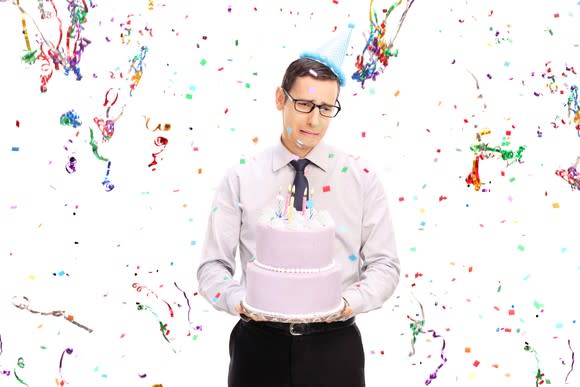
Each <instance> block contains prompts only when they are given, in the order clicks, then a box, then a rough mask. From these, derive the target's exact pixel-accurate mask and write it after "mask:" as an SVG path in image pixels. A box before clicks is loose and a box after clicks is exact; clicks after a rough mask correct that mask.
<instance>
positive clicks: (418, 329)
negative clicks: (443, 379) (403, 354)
mask: <svg viewBox="0 0 580 387" xmlns="http://www.w3.org/2000/svg"><path fill="white" fill-rule="evenodd" d="M413 298H414V299H415V301H417V303H418V304H419V308H420V309H421V314H420V316H421V317H420V319H418V320H415V319H413V318H412V317H411V316H409V315H407V318H408V319H409V320H411V321H412V322H411V324H410V328H411V331H412V334H413V337H412V338H411V352H409V356H413V355H414V354H415V342H416V341H417V336H418V335H419V333H431V334H432V336H433V338H441V340H443V344H442V346H441V354H440V357H441V363H440V364H439V365H438V366H437V368H436V369H435V371H433V372H432V373H430V374H429V378H428V379H426V380H425V385H426V386H427V385H429V384H431V382H433V380H435V379H436V378H437V374H438V372H439V371H440V370H441V368H442V367H443V366H444V365H445V363H447V357H446V356H445V339H444V338H443V337H442V336H441V335H439V334H437V332H435V330H433V329H429V330H427V331H423V327H424V325H425V311H424V309H423V305H422V304H421V302H420V301H419V300H418V299H417V297H416V296H415V295H414V294H413Z"/></svg>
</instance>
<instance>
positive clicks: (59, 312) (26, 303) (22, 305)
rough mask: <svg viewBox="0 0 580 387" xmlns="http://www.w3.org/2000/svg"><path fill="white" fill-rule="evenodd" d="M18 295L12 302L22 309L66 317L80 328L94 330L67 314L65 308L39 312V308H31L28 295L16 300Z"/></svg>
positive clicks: (88, 330) (34, 312)
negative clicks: (18, 300)
mask: <svg viewBox="0 0 580 387" xmlns="http://www.w3.org/2000/svg"><path fill="white" fill-rule="evenodd" d="M17 298H18V297H13V301H12V304H13V305H14V306H15V307H17V308H18V309H22V310H27V311H29V312H30V313H33V314H40V315H41V316H53V317H64V318H65V320H66V321H68V322H70V323H72V324H74V325H76V326H77V327H79V328H82V329H84V330H86V331H87V332H89V333H91V332H92V331H93V330H92V329H90V328H87V327H86V326H84V325H82V324H79V323H78V322H76V321H75V320H74V317H73V316H72V315H70V314H67V313H66V312H65V311H64V310H54V311H52V312H39V311H37V310H33V309H30V307H29V304H30V300H29V299H28V298H27V297H24V296H23V297H22V300H21V301H20V302H15V301H14V299H17Z"/></svg>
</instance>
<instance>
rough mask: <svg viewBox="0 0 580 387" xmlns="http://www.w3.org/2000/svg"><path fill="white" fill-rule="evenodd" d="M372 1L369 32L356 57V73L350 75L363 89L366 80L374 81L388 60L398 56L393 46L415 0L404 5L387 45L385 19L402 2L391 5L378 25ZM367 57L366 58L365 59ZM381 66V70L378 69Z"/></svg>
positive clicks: (399, 0) (400, 0)
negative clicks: (397, 24) (394, 31)
mask: <svg viewBox="0 0 580 387" xmlns="http://www.w3.org/2000/svg"><path fill="white" fill-rule="evenodd" d="M373 1H374V0H371V2H370V7H369V22H370V32H369V37H368V39H367V42H366V45H365V47H364V49H363V51H362V53H361V54H360V55H357V59H356V69H357V71H355V72H354V74H352V79H354V80H356V81H358V82H360V83H361V87H362V88H363V89H364V83H365V81H366V80H368V79H372V80H373V81H375V80H376V78H377V76H379V75H380V74H381V73H382V72H383V71H384V69H385V67H387V65H388V64H389V58H391V57H396V56H397V55H398V50H396V49H395V50H393V44H394V42H395V39H396V38H397V35H398V34H399V31H400V30H401V26H402V25H403V22H404V20H405V17H406V16H407V12H408V11H409V9H410V8H411V6H412V5H413V3H414V1H415V0H410V1H408V2H407V3H406V7H405V10H404V11H403V14H402V15H401V19H400V20H399V26H398V28H397V31H396V33H395V36H393V38H392V39H391V40H390V41H389V42H388V43H387V42H386V41H385V40H384V39H385V33H386V27H387V19H388V17H389V16H390V15H391V12H393V10H394V9H395V8H396V7H398V6H399V5H401V3H402V0H398V1H397V2H396V3H394V4H393V5H391V6H390V7H389V9H388V10H387V11H386V13H385V17H384V19H383V20H382V21H381V22H380V23H379V20H378V17H377V13H376V12H375V11H374V10H373ZM367 57H368V58H367ZM380 66H382V68H381V67H380Z"/></svg>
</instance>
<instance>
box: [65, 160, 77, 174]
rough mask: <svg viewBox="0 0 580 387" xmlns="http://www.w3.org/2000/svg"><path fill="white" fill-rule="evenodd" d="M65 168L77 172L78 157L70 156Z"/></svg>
mask: <svg viewBox="0 0 580 387" xmlns="http://www.w3.org/2000/svg"><path fill="white" fill-rule="evenodd" d="M64 169H65V170H66V171H67V172H68V173H75V172H76V171H77V159H76V158H74V157H70V158H69V159H68V163H67V164H66V166H65V167H64Z"/></svg>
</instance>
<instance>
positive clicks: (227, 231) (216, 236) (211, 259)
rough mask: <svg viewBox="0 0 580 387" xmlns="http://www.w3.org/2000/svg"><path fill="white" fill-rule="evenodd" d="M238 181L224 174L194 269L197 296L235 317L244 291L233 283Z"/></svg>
mask: <svg viewBox="0 0 580 387" xmlns="http://www.w3.org/2000/svg"><path fill="white" fill-rule="evenodd" d="M239 187H240V185H239V178H238V176H237V174H236V173H234V170H233V169H230V170H229V171H228V173H226V174H225V176H224V178H223V179H222V180H221V182H220V184H219V185H218V188H217V191H216V194H215V196H214V199H213V202H212V206H211V212H210V215H209V220H208V224H207V231H206V234H205V240H204V244H203V248H202V253H201V257H200V263H199V267H198V269H197V282H198V287H199V289H198V290H199V293H200V294H201V295H202V296H203V297H204V298H205V299H206V300H208V301H209V302H210V303H211V304H212V305H213V307H214V308H216V309H217V310H222V311H225V312H228V313H230V314H232V315H235V316H237V315H238V312H237V311H236V310H235V306H236V305H237V304H239V303H240V301H241V300H242V299H243V297H244V295H245V289H244V288H243V287H242V286H241V285H240V283H239V281H237V280H234V278H233V277H234V273H235V270H236V251H237V249H238V244H239V237H240V228H241V219H242V213H241V208H240V205H239V203H240V202H239V192H240V189H239Z"/></svg>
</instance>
